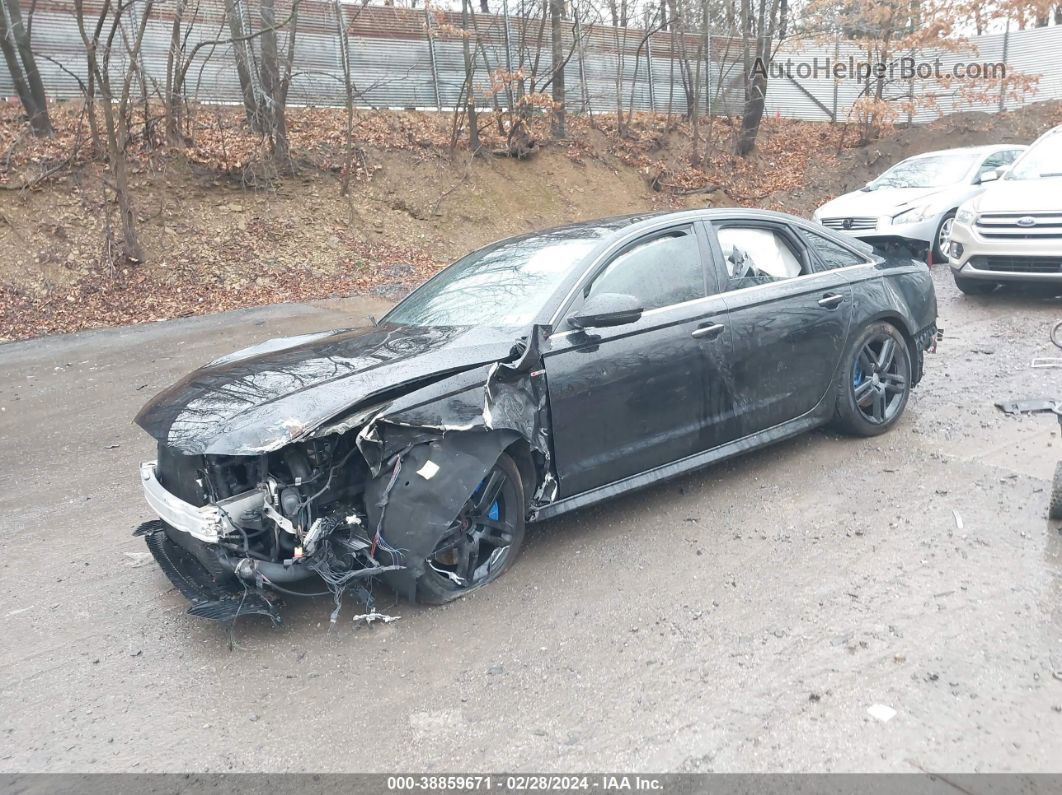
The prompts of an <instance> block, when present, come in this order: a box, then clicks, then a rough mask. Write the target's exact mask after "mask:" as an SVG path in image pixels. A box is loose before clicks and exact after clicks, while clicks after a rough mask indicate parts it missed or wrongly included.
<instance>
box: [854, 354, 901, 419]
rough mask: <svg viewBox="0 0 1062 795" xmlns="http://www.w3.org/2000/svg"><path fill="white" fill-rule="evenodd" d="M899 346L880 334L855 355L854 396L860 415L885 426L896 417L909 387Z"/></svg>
mask: <svg viewBox="0 0 1062 795" xmlns="http://www.w3.org/2000/svg"><path fill="white" fill-rule="evenodd" d="M900 344H901V343H897V341H896V340H895V339H894V338H893V337H892V336H890V335H888V334H877V335H875V336H873V337H871V338H870V339H869V340H867V341H866V342H865V343H864V345H863V347H862V349H861V350H860V351H859V355H858V356H856V360H855V365H854V367H853V371H852V396H853V397H854V398H855V403H856V406H857V407H858V408H859V412H860V413H861V414H862V415H863V417H864V418H865V419H866V420H867V421H868V422H871V423H873V424H875V425H884V424H886V423H888V422H889V421H890V420H892V419H893V418H894V417H895V416H896V414H897V413H898V412H899V411H900V409H901V408H902V406H903V402H904V398H905V396H906V394H907V390H908V388H909V387H910V372H909V370H910V368H909V366H908V364H907V357H906V356H905V352H904V351H902V350H900V348H899V346H900Z"/></svg>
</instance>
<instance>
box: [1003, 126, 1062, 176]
mask: <svg viewBox="0 0 1062 795" xmlns="http://www.w3.org/2000/svg"><path fill="white" fill-rule="evenodd" d="M1041 177H1062V133H1057V132H1056V133H1053V134H1051V135H1049V136H1047V137H1046V138H1044V139H1043V140H1042V141H1039V142H1037V143H1035V144H1033V145H1032V147H1031V148H1030V149H1028V150H1027V151H1026V152H1025V154H1024V156H1022V157H1021V158H1019V160H1018V162H1017V163H1015V164H1014V165H1013V166H1011V169H1010V171H1008V172H1007V174H1006V178H1007V179H1040V178H1041Z"/></svg>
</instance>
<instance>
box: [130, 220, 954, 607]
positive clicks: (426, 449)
mask: <svg viewBox="0 0 1062 795" xmlns="http://www.w3.org/2000/svg"><path fill="white" fill-rule="evenodd" d="M935 321H936V299H935V297H934V292H933V284H932V281H931V279H930V276H929V271H928V269H927V268H926V266H925V265H924V264H922V263H910V262H909V263H908V264H906V265H903V266H894V265H887V264H886V263H885V262H884V261H883V260H882V259H881V258H880V257H876V256H873V255H872V254H871V251H870V247H869V246H867V245H865V244H862V243H860V242H859V241H856V240H854V239H852V238H849V237H846V236H844V235H839V234H837V233H834V232H832V231H829V230H824V229H823V228H822V227H819V226H817V225H815V224H812V223H810V222H808V221H804V220H801V219H798V218H794V217H792V216H789V215H784V214H780V213H773V212H763V211H755V210H741V209H729V210H699V211H688V212H679V213H669V214H655V215H640V216H627V217H621V218H610V219H605V220H600V221H588V222H585V223H579V224H573V225H570V226H565V227H560V228H556V229H549V230H545V231H542V232H535V233H533V234H526V235H521V236H519V237H514V238H510V239H507V240H502V241H500V242H497V243H493V244H491V245H489V246H486V247H485V248H481V249H479V250H478V251H474V252H472V253H471V254H468V255H467V256H465V257H464V258H462V259H460V260H459V261H458V262H456V263H455V264H453V265H451V266H450V267H448V268H446V269H445V270H443V271H441V272H440V273H439V274H438V275H436V276H435V277H434V278H432V279H431V280H429V281H428V282H426V283H425V284H423V285H422V286H421V287H419V288H418V289H417V290H415V291H414V292H413V293H411V294H410V295H409V296H408V297H407V298H405V300H403V301H402V302H400V303H399V304H398V305H397V306H395V307H394V309H392V310H391V312H390V313H388V314H387V315H386V316H385V317H384V318H383V319H382V320H380V321H379V322H378V323H375V324H374V325H369V326H365V327H361V328H354V329H348V330H343V331H331V332H324V333H319V334H309V335H303V336H300V337H293V338H290V339H281V340H272V341H269V342H265V343H262V344H260V345H257V346H254V347H251V348H248V349H246V350H244V351H240V352H238V353H234V354H231V355H229V356H225V357H223V358H221V359H218V360H216V361H214V362H212V363H210V364H208V365H206V366H205V367H203V368H202V369H200V370H197V371H195V372H193V373H192V374H191V375H189V376H187V377H186V378H185V379H184V380H182V381H180V382H178V383H177V384H176V385H174V386H173V387H170V388H169V389H167V390H165V391H164V392H162V393H161V394H159V395H157V396H156V397H155V398H153V399H152V400H151V401H150V402H149V403H148V404H147V405H146V406H145V407H144V408H143V410H142V411H141V412H140V413H139V415H138V416H137V419H136V421H137V423H138V424H139V425H140V426H141V427H142V428H143V429H144V430H146V431H147V432H148V433H149V434H151V436H153V437H154V438H155V439H156V440H157V441H158V459H157V460H156V461H150V462H147V463H144V464H143V465H142V466H141V470H140V474H141V479H142V484H143V488H144V494H145V496H146V498H147V501H148V503H149V505H150V506H151V508H152V509H153V510H154V512H155V513H156V514H157V515H158V517H159V519H158V520H152V521H149V522H146V523H145V524H144V525H142V526H141V527H140V528H139V529H138V532H139V533H140V534H142V535H145V536H146V537H147V542H148V547H149V548H150V549H151V551H152V552H153V553H154V555H155V558H156V560H157V561H158V562H159V564H160V566H161V567H162V568H163V570H164V571H165V572H166V573H167V574H168V575H169V576H170V578H171V579H172V580H173V582H174V583H175V584H176V585H177V587H178V588H179V589H180V590H181V591H182V593H184V594H185V595H186V596H188V597H189V598H191V599H192V600H193V602H194V604H193V606H192V608H191V609H190V611H189V612H191V613H193V614H195V615H200V616H205V617H209V618H216V619H231V618H234V617H235V616H237V615H241V614H244V613H249V612H258V613H263V614H266V615H269V616H271V617H272V618H274V619H276V618H277V611H276V596H277V593H278V592H280V593H286V592H290V591H291V590H292V585H293V584H295V583H299V582H301V581H303V580H306V579H309V578H313V577H316V578H319V579H321V580H323V581H324V583H325V585H327V586H328V588H329V589H330V590H332V591H333V592H334V593H336V595H337V599H338V598H339V595H340V594H342V593H343V592H344V591H345V590H347V589H353V590H354V591H355V592H356V593H357V594H358V595H359V596H360V597H361V598H362V599H363V601H365V602H366V603H368V602H369V601H370V595H369V584H370V582H371V578H373V577H376V576H377V575H380V576H382V577H383V578H384V579H386V580H388V581H390V583H391V585H392V586H393V587H394V588H395V589H396V590H397V591H398V592H399V593H400V594H403V595H405V596H407V597H409V598H415V599H417V600H420V601H423V602H427V603H440V602H445V601H447V600H450V599H453V598H455V597H457V596H460V595H462V594H464V593H467V592H469V591H470V590H473V589H475V588H479V587H481V586H482V585H484V584H486V583H488V582H491V581H492V580H494V579H495V578H497V577H498V576H500V575H501V574H502V573H503V572H505V571H506V570H507V569H508V568H509V567H510V566H511V565H512V563H513V560H514V559H515V558H516V556H517V553H518V552H519V551H520V547H521V545H522V543H523V540H524V533H525V527H526V523H527V522H530V521H536V520H541V519H546V518H548V517H553V516H557V515H558V514H561V513H564V512H566V511H569V510H572V509H574V508H579V507H582V506H586V505H591V504H593V503H596V502H599V501H602V500H606V499H609V498H611V497H613V496H616V495H618V494H622V493H624V492H627V491H630V490H632V489H636V488H640V487H643V486H647V485H649V484H652V483H656V482H659V481H661V480H664V479H666V478H670V477H674V476H676V475H679V474H681V473H684V472H688V471H690V470H693V469H695V468H697V467H701V466H704V465H707V464H711V463H713V462H716V461H720V460H722V459H725V458H728V457H730V456H734V455H737V454H739V453H743V452H745V451H747V450H751V449H754V448H757V447H761V446H764V445H767V444H771V443H773V442H776V441H779V440H781V439H785V438H787V437H790V436H793V435H795V434H798V433H801V432H803V431H806V430H808V429H810V428H814V427H816V426H819V425H823V424H826V423H830V422H833V423H835V424H836V425H837V426H838V427H840V428H842V429H844V430H846V431H848V432H850V433H853V434H859V435H865V436H870V435H874V434H879V433H882V432H884V431H887V430H888V429H889V428H891V427H892V426H893V425H895V424H896V422H897V420H898V419H899V418H900V416H901V415H902V414H903V411H904V407H905V406H906V405H907V400H908V396H909V394H910V392H911V389H912V387H913V386H914V385H915V384H917V383H918V381H919V379H920V378H921V376H922V366H923V351H925V350H926V349H927V347H928V346H929V345H930V344H931V343H932V341H933V339H934V334H935Z"/></svg>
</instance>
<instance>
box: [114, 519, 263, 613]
mask: <svg viewBox="0 0 1062 795" xmlns="http://www.w3.org/2000/svg"><path fill="white" fill-rule="evenodd" d="M133 534H134V535H141V536H144V541H145V542H147V548H148V549H149V550H150V551H151V555H152V557H154V558H155V561H156V562H157V563H158V564H159V568H160V569H162V571H163V572H164V573H165V574H166V577H167V578H168V579H169V581H170V582H171V583H173V586H174V587H175V588H176V589H177V590H178V591H180V593H181V595H182V596H184V598H185V599H187V600H188V601H189V602H191V603H192V605H191V607H189V608H188V614H189V615H192V616H197V617H199V618H207V619H210V620H212V621H222V622H227V621H235V620H236V619H237V618H239V617H240V616H249V615H263V616H268V617H269V619H270V620H271V621H272V622H273V624H279V623H280V612H279V611H278V609H277V604H276V602H275V601H274V600H271V599H269V598H267V596H266V595H264V594H263V593H262V591H260V590H252V589H250V588H247V587H242V586H240V585H239V584H238V583H234V582H232V581H231V580H230V581H229V582H226V578H224V576H223V574H222V572H220V571H218V572H214V573H213V574H212V573H211V572H210V571H208V570H207V569H206V567H205V566H204V565H203V563H202V562H201V561H200V560H199V559H198V558H197V557H196V556H195V555H193V554H192V553H191V552H189V551H188V550H187V549H185V548H184V547H182V546H180V545H178V544H176V543H174V542H173V541H172V540H171V539H170V538H169V536H168V535H167V534H166V528H165V526H164V525H163V523H162V521H161V520H159V519H154V520H152V521H150V522H144V523H143V524H142V525H140V526H139V527H138V528H137V529H136V530H135V531H134V533H133ZM230 586H235V587H230Z"/></svg>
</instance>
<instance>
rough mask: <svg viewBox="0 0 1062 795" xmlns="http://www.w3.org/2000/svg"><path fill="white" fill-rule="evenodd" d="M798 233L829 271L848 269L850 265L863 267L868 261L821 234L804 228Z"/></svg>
mask: <svg viewBox="0 0 1062 795" xmlns="http://www.w3.org/2000/svg"><path fill="white" fill-rule="evenodd" d="M797 232H798V233H799V234H800V236H801V237H802V238H803V239H804V242H805V243H807V244H808V246H809V247H810V248H811V250H812V251H814V252H815V253H816V254H818V255H819V260H820V261H821V262H822V264H823V266H825V268H826V269H827V270H834V269H836V268H847V267H848V266H849V265H862V264H864V263H865V262H866V259H865V258H863V257H862V256H860V255H859V254H856V253H854V252H852V251H849V250H848V249H846V248H845V247H844V246H842V245H839V244H837V243H834V242H833V241H832V240H830V239H829V238H826V237H823V236H822V235H820V234H816V233H815V232H812V231H810V230H808V229H804V228H803V227H797Z"/></svg>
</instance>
